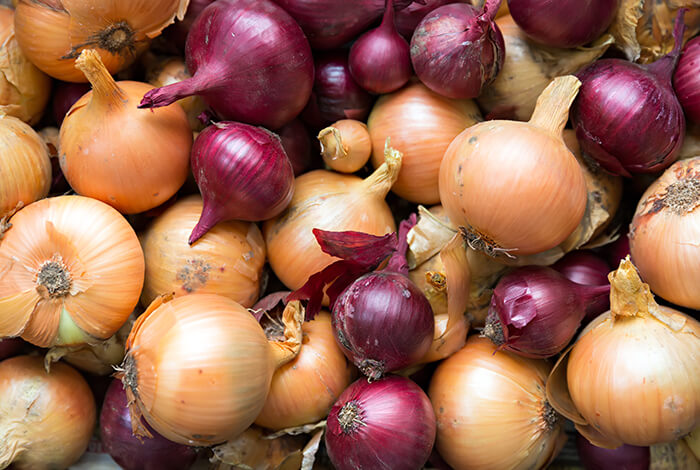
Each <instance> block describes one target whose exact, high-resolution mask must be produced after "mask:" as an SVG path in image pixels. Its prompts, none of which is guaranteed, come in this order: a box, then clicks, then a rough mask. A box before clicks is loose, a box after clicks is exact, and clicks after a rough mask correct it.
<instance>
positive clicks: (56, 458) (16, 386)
mask: <svg viewBox="0 0 700 470" xmlns="http://www.w3.org/2000/svg"><path fill="white" fill-rule="evenodd" d="M95 416H96V411H95V399H94V398H93V396H92V392H91V391H90V387H88V384H87V382H85V379H83V377H82V376H81V375H80V374H78V373H77V372H76V371H75V369H73V368H72V367H70V366H68V365H66V364H61V363H59V364H56V365H54V366H53V368H52V369H51V372H50V373H47V372H46V370H44V364H43V362H42V360H41V358H40V357H38V356H33V357H30V356H18V357H14V358H11V359H7V360H5V361H3V362H0V468H7V467H8V466H9V465H10V464H11V465H12V468H13V469H16V470H52V469H62V468H67V467H69V466H70V465H72V464H73V463H75V462H76V461H77V460H78V459H79V458H80V456H81V455H83V452H85V449H87V446H88V442H89V441H90V436H92V431H93V428H94V426H95Z"/></svg>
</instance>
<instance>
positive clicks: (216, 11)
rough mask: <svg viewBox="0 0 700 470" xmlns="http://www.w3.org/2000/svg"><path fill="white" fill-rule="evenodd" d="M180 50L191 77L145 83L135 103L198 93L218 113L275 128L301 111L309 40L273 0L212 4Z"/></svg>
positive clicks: (307, 89)
mask: <svg viewBox="0 0 700 470" xmlns="http://www.w3.org/2000/svg"><path fill="white" fill-rule="evenodd" d="M231 37H235V41H234V47H231V44H232V42H231ZM251 51H254V53H251ZM185 58H186V59H187V68H188V69H189V71H190V73H192V78H190V79H187V80H183V81H181V82H178V83H174V84H171V85H168V86H165V87H162V88H157V89H155V90H152V91H149V92H148V93H146V95H145V96H144V97H143V100H141V104H140V105H139V106H140V107H146V108H157V107H160V106H166V105H168V104H170V103H173V102H175V101H177V100H179V99H181V98H185V97H187V96H191V95H195V94H197V95H200V96H202V98H204V101H205V102H206V103H207V104H208V105H209V106H210V107H211V108H212V109H213V110H214V111H215V112H216V113H217V114H219V116H220V117H221V118H223V119H228V120H234V121H243V122H246V123H248V124H260V125H263V126H267V127H269V128H271V129H277V128H279V127H282V126H284V125H285V124H287V123H288V122H289V121H291V120H292V119H294V117H296V115H297V114H299V112H300V111H301V110H302V108H303V107H304V105H305V104H306V102H307V100H308V99H309V94H310V93H311V85H312V83H313V62H312V57H311V49H310V48H309V43H308V41H307V40H306V38H305V37H304V33H303V32H302V31H301V28H300V27H299V25H298V24H297V23H296V22H295V21H294V20H293V19H292V18H291V17H290V16H289V15H288V14H287V13H285V12H284V10H282V9H281V8H280V7H278V6H277V5H275V4H274V3H273V2H272V1H271V0H218V1H216V2H214V3H212V4H211V5H209V6H208V7H207V8H205V9H204V11H202V13H201V14H200V15H199V16H198V17H197V19H196V20H195V21H194V23H193V24H192V28H191V29H190V33H189V35H188V36H187V48H186V51H185Z"/></svg>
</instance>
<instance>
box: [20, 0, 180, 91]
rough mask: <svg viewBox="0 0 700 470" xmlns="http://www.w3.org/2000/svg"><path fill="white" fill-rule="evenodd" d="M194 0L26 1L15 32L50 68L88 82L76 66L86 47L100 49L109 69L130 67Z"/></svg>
mask: <svg viewBox="0 0 700 470" xmlns="http://www.w3.org/2000/svg"><path fill="white" fill-rule="evenodd" d="M188 3H189V0H151V1H148V2H143V1H141V0H120V1H118V2H111V1H110V2H105V1H104V0H82V1H75V0H39V1H36V0H20V2H19V4H18V5H17V7H16V11H15V34H16V36H17V42H18V43H19V46H20V47H21V48H22V51H23V52H24V54H25V55H26V56H27V58H29V60H30V61H32V62H33V63H34V65H36V66H37V67H39V69H41V70H42V71H43V72H44V73H46V74H48V75H50V76H52V77H54V78H58V79H59V80H64V81H67V82H84V81H86V79H85V76H84V75H83V74H82V73H81V72H80V71H79V70H76V69H75V68H74V67H73V64H74V62H75V59H76V58H77V57H78V56H79V55H80V53H81V51H82V50H83V49H85V48H88V49H89V48H94V49H96V50H97V51H98V53H99V55H100V57H101V59H102V61H103V62H104V63H105V66H106V67H107V70H108V71H109V73H117V72H119V71H120V70H122V69H124V68H126V67H128V66H129V65H131V63H132V62H133V61H134V59H135V58H136V56H137V55H138V54H139V53H141V52H143V51H144V50H145V49H146V48H147V47H148V43H149V40H150V39H152V38H154V37H156V36H158V35H159V34H160V32H161V31H162V30H163V28H165V27H166V26H168V25H169V24H171V23H172V22H173V21H174V20H175V17H177V18H178V19H180V20H181V19H182V18H183V17H184V15H185V10H186V9H187V4H188Z"/></svg>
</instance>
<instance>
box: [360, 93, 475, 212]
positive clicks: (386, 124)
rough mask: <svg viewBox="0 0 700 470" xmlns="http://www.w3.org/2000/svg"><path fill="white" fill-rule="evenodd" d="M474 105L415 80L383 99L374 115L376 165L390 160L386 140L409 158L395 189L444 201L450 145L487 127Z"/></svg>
mask: <svg viewBox="0 0 700 470" xmlns="http://www.w3.org/2000/svg"><path fill="white" fill-rule="evenodd" d="M481 121H482V118H481V113H480V112H479V108H477V106H476V103H474V101H472V100H453V99H450V98H445V97H444V96H441V95H438V94H437V93H435V92H433V91H431V90H430V89H429V88H428V87H426V86H425V85H423V84H422V83H420V82H417V81H413V82H410V83H409V84H408V85H406V86H405V87H404V88H402V89H400V90H398V91H396V92H394V93H390V94H387V95H382V96H381V97H380V98H379V99H378V100H377V102H376V103H375V105H374V107H373V108H372V112H371V113H370V115H369V118H368V120H367V127H368V128H369V133H370V136H371V138H372V164H373V165H374V166H375V168H376V167H378V166H379V165H381V164H382V162H383V161H384V141H386V139H387V138H390V139H391V145H392V147H394V148H395V149H396V150H398V151H400V152H401V153H403V155H404V157H403V163H402V166H401V172H400V173H399V176H398V179H397V180H396V183H395V184H394V186H393V187H392V188H391V190H392V191H393V192H394V193H396V194H398V195H399V196H400V197H402V198H404V199H407V200H409V201H411V202H417V203H420V204H437V203H439V202H440V194H439V191H438V174H439V171H440V162H441V161H442V158H443V155H444V154H445V150H446V149H447V147H448V145H450V142H452V140H453V139H454V138H455V137H457V135H458V134H459V133H460V132H462V131H463V130H464V129H466V128H467V127H470V126H472V125H474V124H476V123H478V122H481Z"/></svg>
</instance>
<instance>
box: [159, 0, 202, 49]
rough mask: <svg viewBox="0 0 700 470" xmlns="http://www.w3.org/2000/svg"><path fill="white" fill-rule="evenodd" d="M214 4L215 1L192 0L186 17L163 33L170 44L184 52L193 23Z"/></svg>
mask: <svg viewBox="0 0 700 470" xmlns="http://www.w3.org/2000/svg"><path fill="white" fill-rule="evenodd" d="M213 2H214V0H190V4H189V5H188V6H187V13H185V17H184V18H183V19H182V21H176V22H175V23H173V24H171V25H170V26H168V27H167V28H166V29H165V30H164V31H163V36H165V37H166V38H168V41H169V42H171V43H173V44H175V46H177V48H178V49H179V50H181V51H182V50H184V49H185V44H186V43H187V33H189V32H190V28H191V27H192V23H194V20H195V19H197V17H198V16H199V14H200V13H202V12H203V11H204V9H205V8H206V7H208V6H209V5H210V4H211V3H213Z"/></svg>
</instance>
